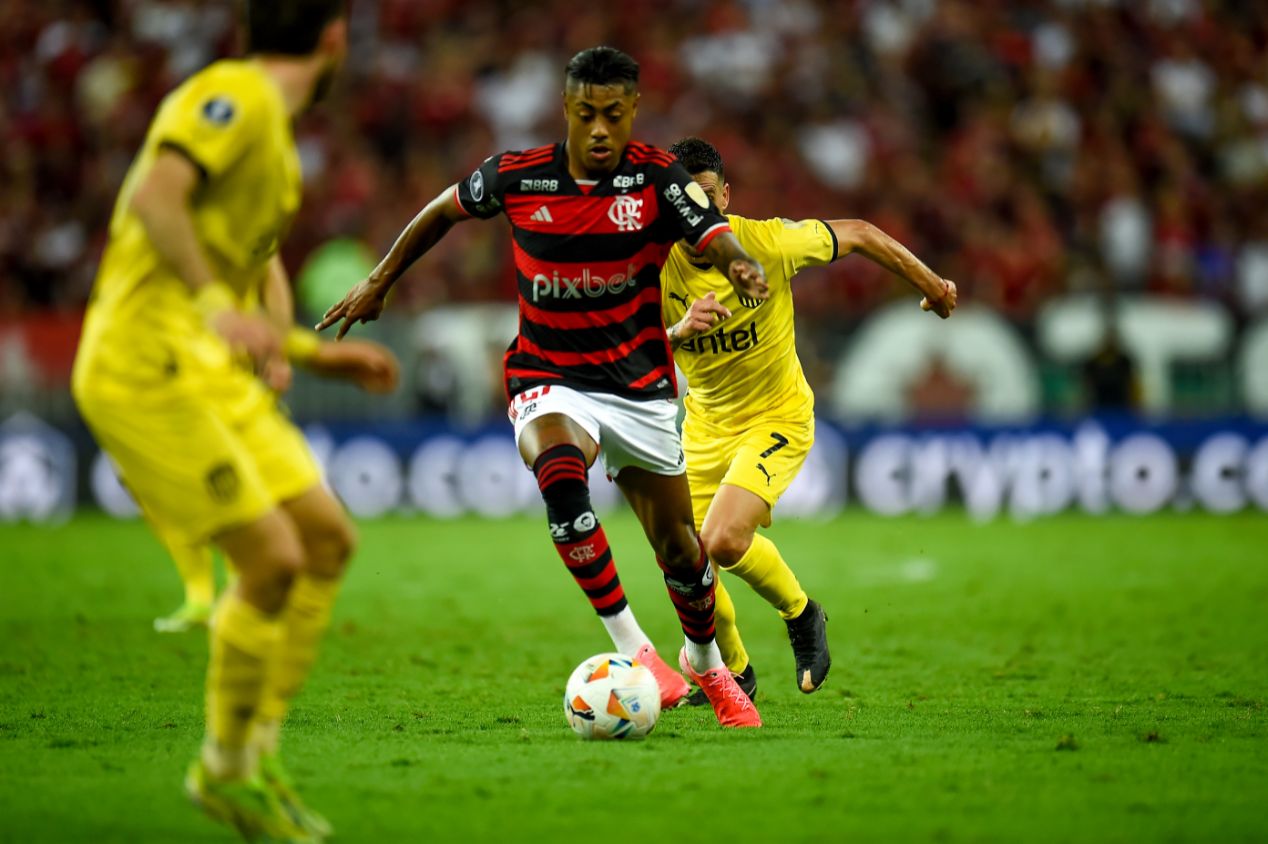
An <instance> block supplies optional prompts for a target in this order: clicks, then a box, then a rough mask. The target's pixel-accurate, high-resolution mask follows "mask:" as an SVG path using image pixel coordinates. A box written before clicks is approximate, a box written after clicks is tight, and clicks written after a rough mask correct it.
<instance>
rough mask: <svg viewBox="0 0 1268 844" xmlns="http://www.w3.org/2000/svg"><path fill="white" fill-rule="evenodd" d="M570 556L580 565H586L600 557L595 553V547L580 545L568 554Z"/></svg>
mask: <svg viewBox="0 0 1268 844" xmlns="http://www.w3.org/2000/svg"><path fill="white" fill-rule="evenodd" d="M568 556H569V557H570V558H571V559H572V560H574V561H575V562H578V563H585V562H589V561H590V560H593V559H594V558H595V557H597V556H599V555H598V554H596V553H595V552H594V545H578V546H577V547H576V548H573V549H572V550H571V551H569V552H568Z"/></svg>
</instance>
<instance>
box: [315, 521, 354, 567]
mask: <svg viewBox="0 0 1268 844" xmlns="http://www.w3.org/2000/svg"><path fill="white" fill-rule="evenodd" d="M304 545H305V546H306V548H307V549H308V560H307V561H306V562H307V569H308V570H309V571H310V572H312V573H313V574H316V575H318V576H321V577H339V576H340V575H342V574H343V570H344V569H345V568H346V567H347V564H348V560H349V559H351V557H352V552H353V551H354V550H355V549H356V546H357V532H356V528H355V527H353V525H352V522H351V521H350V520H349V519H348V518H347V517H345V516H340V517H338V518H332V519H328V520H326V521H323V522H322V523H321V524H319V525H317V526H315V527H313V528H310V530H309V532H308V535H306V536H305V537H304Z"/></svg>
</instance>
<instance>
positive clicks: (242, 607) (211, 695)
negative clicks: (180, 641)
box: [207, 592, 283, 776]
mask: <svg viewBox="0 0 1268 844" xmlns="http://www.w3.org/2000/svg"><path fill="white" fill-rule="evenodd" d="M282 632H283V631H282V621H281V618H280V617H279V616H273V615H268V614H267V613H264V612H262V611H260V610H259V609H257V608H255V607H253V606H251V605H250V604H248V603H247V602H246V601H244V600H243V599H242V598H241V597H240V596H239V595H238V594H237V593H236V592H229V593H228V594H226V595H225V596H224V597H223V598H221V600H220V603H219V605H218V606H217V607H216V612H215V614H214V615H213V617H212V622H211V660H210V663H209V665H208V668H207V738H208V741H209V743H213V744H214V746H215V747H216V748H218V749H220V750H221V751H223V752H224V753H225V754H227V755H229V756H233V757H235V758H241V755H240V754H239V753H238V751H239V750H241V749H243V748H245V747H246V745H247V738H248V735H249V732H250V728H251V721H252V719H253V718H254V717H255V713H256V710H257V708H258V707H259V705H260V700H261V696H262V695H263V693H264V682H265V678H266V677H267V675H268V668H269V665H270V664H271V663H272V661H273V660H274V659H275V655H276V652H277V650H278V648H279V646H280V645H281V643H282ZM216 773H217V774H218V775H222V776H223V775H225V772H216ZM232 773H234V774H238V775H241V774H243V773H244V772H242V771H236V772H232Z"/></svg>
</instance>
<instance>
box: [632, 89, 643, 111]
mask: <svg viewBox="0 0 1268 844" xmlns="http://www.w3.org/2000/svg"><path fill="white" fill-rule="evenodd" d="M642 96H643V95H642V94H641V93H640V92H638V91H635V92H634V104H633V105H631V106H630V117H631V118H633V117H636V116H637V115H638V101H639V99H641V98H642Z"/></svg>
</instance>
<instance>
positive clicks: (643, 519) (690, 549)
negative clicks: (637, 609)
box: [616, 466, 762, 727]
mask: <svg viewBox="0 0 1268 844" xmlns="http://www.w3.org/2000/svg"><path fill="white" fill-rule="evenodd" d="M616 482H617V485H618V486H619V487H620V488H621V492H622V493H624V494H625V498H626V500H627V501H629V503H630V507H631V509H633V511H634V514H635V515H636V516H637V517H638V520H639V522H640V524H642V526H643V532H644V533H645V534H646V535H647V539H648V541H649V542H650V543H651V545H652V548H653V549H654V550H655V551H656V563H657V565H659V566H660V569H661V571H662V572H663V573H664V575H665V586H666V588H667V589H668V590H669V597H670V600H671V601H672V602H673V604H674V609H675V610H677V612H678V622H679V624H681V625H682V631H683V635H684V637H685V639H686V644H685V645H684V647H683V651H682V655H681V657H682V658H681V660H680V663H681V664H682V665H683V667H684V670H688V673H689V674H690V676H691V677H692V679H694V680H695V681H696V683H697V684H698V685H699V686H700V687H701V688H702V689H704V690H705V694H707V695H708V697H709V701H710V703H712V704H713V710H714V713H715V714H716V715H717V716H718V721H719V723H721V724H722V725H723V726H728V727H730V726H735V727H741V726H743V727H760V726H761V725H762V721H761V718H760V717H759V716H758V714H757V710H756V708H754V706H753V703H752V701H750V700H749V699H748V697H747V696H746V695H745V694H744V692H743V691H741V690H740V688H739V686H738V685H736V682H735V678H734V677H732V675H731V672H730V671H729V670H728V669H727V667H726V665H725V664H724V663H723V660H722V654H721V652H719V650H718V645H717V641H716V638H715V628H714V596H715V591H716V590H715V583H716V581H715V578H714V574H713V567H712V566H711V565H709V560H708V558H707V557H706V556H705V553H704V548H703V546H702V545H701V544H700V542H699V541H698V539H697V537H696V529H695V522H694V519H693V518H692V510H691V493H690V490H689V489H688V487H687V476H686V475H685V474H680V475H660V474H656V473H654V472H649V471H647V470H645V469H639V468H636V467H633V466H630V467H626V468H625V469H622V470H621V472H620V474H618V475H617V477H616Z"/></svg>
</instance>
